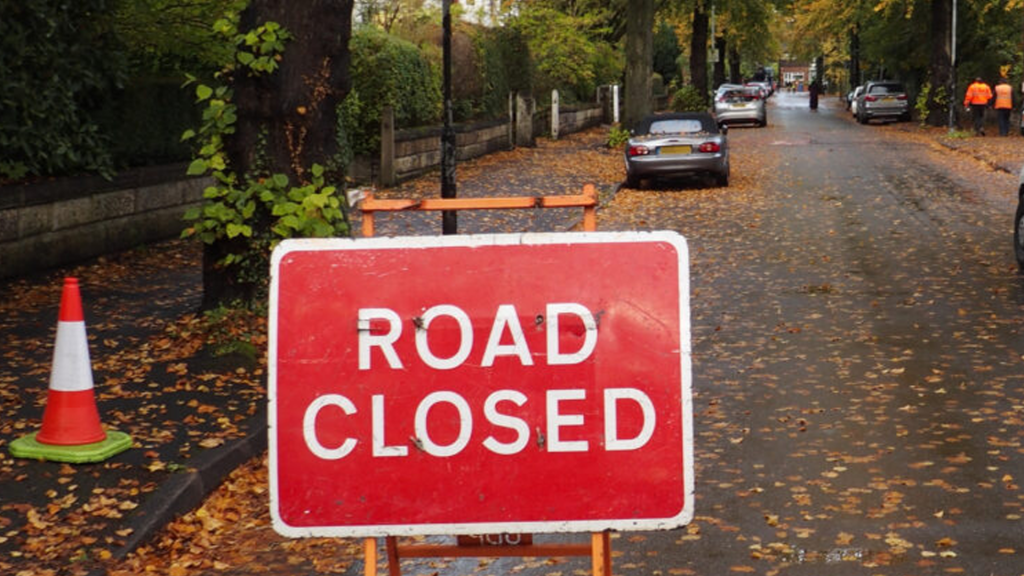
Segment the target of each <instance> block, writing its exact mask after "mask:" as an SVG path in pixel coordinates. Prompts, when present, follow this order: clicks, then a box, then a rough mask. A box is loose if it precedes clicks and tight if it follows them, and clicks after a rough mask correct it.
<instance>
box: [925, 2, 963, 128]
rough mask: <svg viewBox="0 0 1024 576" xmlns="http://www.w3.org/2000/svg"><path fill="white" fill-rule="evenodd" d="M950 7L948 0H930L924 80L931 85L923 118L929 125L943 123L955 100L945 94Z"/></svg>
mask: <svg viewBox="0 0 1024 576" xmlns="http://www.w3.org/2000/svg"><path fill="white" fill-rule="evenodd" d="M952 8H953V6H952V2H950V0H934V1H933V2H932V30H931V33H932V38H931V44H932V46H931V57H930V62H929V63H928V67H929V72H930V74H929V76H928V82H929V83H930V84H931V91H930V92H929V93H928V117H927V118H926V119H925V121H926V122H927V123H928V125H930V126H945V125H946V124H947V121H948V120H949V108H948V106H949V103H950V102H951V101H954V102H955V98H956V96H955V95H951V94H949V90H950V86H951V80H952V79H953V76H952V73H953V66H952V60H951V57H952V53H951V46H950V43H949V42H950V37H949V36H950V26H951V25H952V21H951V20H952V14H951V12H952ZM950 98H953V100H950Z"/></svg>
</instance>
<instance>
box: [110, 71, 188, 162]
mask: <svg viewBox="0 0 1024 576" xmlns="http://www.w3.org/2000/svg"><path fill="white" fill-rule="evenodd" d="M198 121H199V110H198V109H197V108H196V106H195V104H194V102H193V98H192V92H191V91H190V90H188V89H186V88H183V87H182V86H181V79H179V78H168V77H149V76H135V77H133V78H131V79H129V81H128V82H126V83H125V85H124V87H123V88H122V89H121V90H118V91H117V92H116V93H114V94H113V95H112V96H111V97H110V99H109V100H108V101H107V103H106V105H104V106H103V108H102V111H101V112H100V113H99V114H98V115H97V122H98V123H99V126H100V130H101V131H102V132H103V133H104V134H106V135H108V136H109V138H110V151H111V154H112V155H113V160H114V162H115V164H116V166H117V167H118V168H120V167H124V166H145V165H152V164H159V163H169V162H181V161H184V160H187V159H188V158H189V157H190V156H191V154H192V150H191V148H190V147H189V145H188V143H186V142H182V141H181V139H180V138H179V136H181V133H182V131H184V130H185V129H186V128H188V127H190V126H195V125H196V123H197V122H198Z"/></svg>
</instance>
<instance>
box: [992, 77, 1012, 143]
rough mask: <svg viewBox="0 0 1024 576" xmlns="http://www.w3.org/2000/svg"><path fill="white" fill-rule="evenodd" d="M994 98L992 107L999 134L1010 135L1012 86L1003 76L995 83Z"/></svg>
mask: <svg viewBox="0 0 1024 576" xmlns="http://www.w3.org/2000/svg"><path fill="white" fill-rule="evenodd" d="M995 92H996V99H995V104H994V105H993V107H994V108H995V109H996V116H997V117H998V118H999V135H1000V136H1009V135H1010V111H1011V110H1013V88H1011V87H1010V82H1009V81H1008V80H1007V79H1006V77H1005V76H1003V77H1002V78H1000V79H999V82H997V83H996V88H995Z"/></svg>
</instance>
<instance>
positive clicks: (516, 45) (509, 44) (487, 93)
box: [473, 28, 533, 118]
mask: <svg viewBox="0 0 1024 576" xmlns="http://www.w3.org/2000/svg"><path fill="white" fill-rule="evenodd" d="M475 43H476V48H477V60H478V61H479V62H480V66H479V70H480V74H481V76H482V77H483V78H482V82H481V83H480V84H481V86H482V87H483V89H482V91H481V93H480V94H477V95H475V96H474V97H473V109H474V112H475V113H476V114H477V115H480V116H484V117H488V118H496V117H499V116H504V115H506V114H508V94H509V92H517V91H518V92H531V91H532V88H533V87H532V83H531V79H532V75H533V64H532V62H531V60H530V49H529V47H528V46H527V45H526V39H525V38H523V35H522V34H521V33H520V32H519V31H518V30H516V29H514V28H486V29H484V30H482V31H480V32H478V33H477V35H476V37H475Z"/></svg>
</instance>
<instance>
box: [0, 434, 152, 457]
mask: <svg viewBox="0 0 1024 576" xmlns="http://www.w3.org/2000/svg"><path fill="white" fill-rule="evenodd" d="M36 434H38V432H33V433H32V434H29V435H28V436H22V437H21V438H18V439H17V440H15V441H14V442H11V447H10V450H9V451H10V453H11V456H14V457H17V458H41V459H43V460H53V461H54V462H71V463H72V464H83V463H86V462H100V461H102V460H106V459H107V458H110V457H111V456H113V455H115V454H120V453H121V452H124V451H125V450H127V449H129V448H131V446H132V437H131V436H129V435H127V434H125V433H124V432H118V431H117V430H108V431H107V438H106V439H105V440H101V441H99V442H93V443H92V444H80V445H78V446H58V445H56V444H43V443H41V442H39V441H38V440H36Z"/></svg>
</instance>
